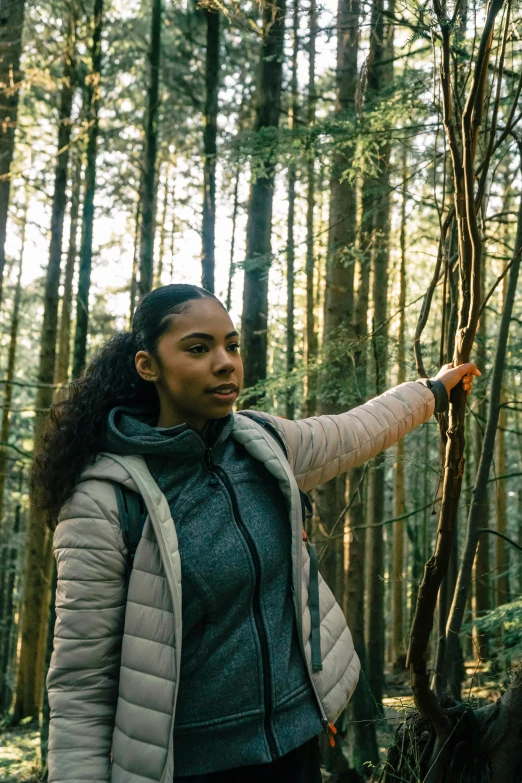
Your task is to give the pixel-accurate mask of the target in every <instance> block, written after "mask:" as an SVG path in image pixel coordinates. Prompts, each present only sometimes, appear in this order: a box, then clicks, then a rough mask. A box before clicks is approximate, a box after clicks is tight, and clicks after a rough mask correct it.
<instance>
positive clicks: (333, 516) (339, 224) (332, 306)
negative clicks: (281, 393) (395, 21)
mask: <svg viewBox="0 0 522 783" xmlns="http://www.w3.org/2000/svg"><path fill="white" fill-rule="evenodd" d="M358 38H359V3H358V0H348V2H346V0H339V4H338V7H337V71H336V74H337V102H336V114H337V115H338V117H339V118H348V117H350V116H352V115H353V113H354V108H355V107H354V96H355V86H356V82H357V51H358V43H359V41H358ZM351 161H352V158H351V154H350V152H349V151H348V152H347V153H346V154H345V153H344V151H342V152H340V151H338V150H335V152H334V155H333V161H332V177H331V182H330V215H329V231H328V256H327V261H326V286H325V301H324V329H323V352H324V360H323V361H326V362H327V364H328V369H329V380H330V383H331V382H332V381H333V382H334V383H335V384H336V388H333V387H330V384H329V383H328V382H327V379H326V377H325V378H323V379H322V389H323V391H324V392H326V394H325V395H324V396H323V397H322V398H320V399H319V401H318V411H319V413H320V414H332V413H340V412H342V411H343V410H346V408H348V407H350V403H353V402H354V401H355V394H354V390H355V386H356V384H355V379H354V378H353V369H352V367H353V365H352V362H351V359H350V357H349V355H348V353H347V351H346V350H344V351H343V350H341V348H340V346H341V345H342V343H343V342H345V341H346V340H348V341H349V340H350V339H352V340H353V338H354V332H355V326H354V316H355V314H354V263H353V249H354V245H355V238H356V209H355V204H356V192H355V186H354V185H353V184H351V183H350V181H349V180H348V179H347V178H344V179H343V180H342V181H341V179H342V175H343V173H344V172H345V171H346V170H347V169H349V167H350V165H351ZM350 258H352V262H351V263H350ZM350 380H351V384H352V385H351V388H350V387H349V386H348V385H349V383H350ZM347 387H348V388H349V389H350V390H349V392H348V394H347V392H346V389H347ZM348 400H349V401H348ZM345 492H346V476H339V477H338V478H336V479H332V481H329V482H328V483H327V484H324V485H322V486H320V487H318V490H317V510H318V515H319V518H320V520H321V525H322V529H323V530H324V531H325V533H326V535H329V534H330V532H331V529H332V527H333V525H335V524H336V522H337V520H338V518H339V515H340V513H341V512H342V509H343V508H344V507H345V505H346V502H345ZM343 527H344V520H343V521H342V522H341V523H340V525H339V524H338V528H339V530H340V531H342V530H343ZM342 555H343V544H342V538H340V539H334V540H332V541H330V542H328V548H327V550H326V553H325V556H324V565H323V566H322V568H323V572H324V574H325V578H326V580H327V582H328V584H329V586H330V588H331V589H332V591H333V593H334V595H335V596H336V597H337V600H338V601H339V602H340V603H341V605H342V604H343V590H344V557H342Z"/></svg>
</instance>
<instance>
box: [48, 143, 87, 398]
mask: <svg viewBox="0 0 522 783" xmlns="http://www.w3.org/2000/svg"><path fill="white" fill-rule="evenodd" d="M81 181H82V159H81V155H80V154H78V158H77V161H76V165H75V166H74V167H73V169H72V181H71V211H70V215H69V218H70V226H69V247H68V250H67V260H66V263H65V274H64V279H63V296H62V312H61V315H60V332H59V336H58V353H57V357H56V368H55V376H54V382H55V383H56V384H62V385H63V386H65V385H66V384H67V383H68V381H69V365H70V358H71V350H70V347H71V319H72V301H73V280H74V268H75V266H76V256H77V253H78V218H79V215H80V193H81ZM57 391H58V390H57ZM55 396H56V395H55Z"/></svg>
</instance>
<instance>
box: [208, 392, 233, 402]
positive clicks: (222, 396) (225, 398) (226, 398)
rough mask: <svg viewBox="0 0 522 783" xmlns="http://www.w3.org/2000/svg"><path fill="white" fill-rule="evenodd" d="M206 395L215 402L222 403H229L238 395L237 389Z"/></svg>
mask: <svg viewBox="0 0 522 783" xmlns="http://www.w3.org/2000/svg"><path fill="white" fill-rule="evenodd" d="M207 393H208V394H211V395H212V397H214V399H216V400H221V401H222V402H230V401H232V400H235V398H236V397H237V395H238V390H237V389H229V390H228V391H222V392H220V391H215V390H214V391H209V392H207Z"/></svg>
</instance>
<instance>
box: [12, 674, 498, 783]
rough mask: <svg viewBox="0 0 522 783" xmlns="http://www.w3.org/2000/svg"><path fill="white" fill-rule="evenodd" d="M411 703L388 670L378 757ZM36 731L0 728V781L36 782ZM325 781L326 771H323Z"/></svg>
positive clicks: (484, 689) (403, 681)
mask: <svg viewBox="0 0 522 783" xmlns="http://www.w3.org/2000/svg"><path fill="white" fill-rule="evenodd" d="M467 677H468V679H467V683H466V688H465V690H464V693H466V694H467V696H468V700H473V701H474V702H481V703H484V702H486V701H495V700H496V699H497V698H498V697H499V696H500V694H501V690H500V687H499V684H498V681H496V680H493V679H492V678H491V677H490V676H488V673H487V672H484V671H480V670H477V669H476V668H472V664H470V666H469V667H468V668H467ZM412 707H413V698H412V695H411V689H410V687H409V682H408V674H407V672H400V673H398V674H388V676H387V678H386V697H385V699H384V708H385V717H384V718H383V720H382V721H380V725H379V727H378V730H377V736H378V741H379V746H380V750H381V754H382V757H383V758H384V757H385V754H386V749H387V748H388V747H389V745H390V744H391V743H392V741H393V735H394V731H395V727H396V725H397V723H398V722H400V721H401V720H402V719H403V718H404V717H405V716H406V714H407V712H408V711H409V710H410V709H412ZM39 752H40V735H39V732H38V730H37V729H36V728H35V726H34V724H26V725H20V726H18V727H16V728H11V729H6V730H3V731H2V732H0V783H38V781H39V778H38V759H39ZM324 779H325V781H327V780H328V775H327V774H326V775H325V778H324Z"/></svg>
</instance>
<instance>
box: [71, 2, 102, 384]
mask: <svg viewBox="0 0 522 783" xmlns="http://www.w3.org/2000/svg"><path fill="white" fill-rule="evenodd" d="M102 29H103V0H94V29H93V37H92V48H91V62H92V65H91V73H90V75H89V80H88V83H87V84H86V86H85V106H86V112H87V117H88V120H89V130H88V134H87V153H86V164H85V194H84V199H83V210H82V238H81V246H80V271H79V276H78V294H77V297H76V333H75V336H74V355H73V368H72V374H73V378H78V377H79V376H80V375H81V374H82V372H83V369H84V367H85V358H86V355H87V335H88V329H89V292H90V289H91V267H92V239H93V225H94V195H95V192H96V147H97V142H98V125H99V119H98V114H99V108H100V88H101V65H102V46H101V43H102V41H101V38H102Z"/></svg>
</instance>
